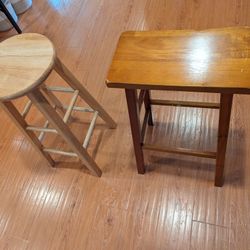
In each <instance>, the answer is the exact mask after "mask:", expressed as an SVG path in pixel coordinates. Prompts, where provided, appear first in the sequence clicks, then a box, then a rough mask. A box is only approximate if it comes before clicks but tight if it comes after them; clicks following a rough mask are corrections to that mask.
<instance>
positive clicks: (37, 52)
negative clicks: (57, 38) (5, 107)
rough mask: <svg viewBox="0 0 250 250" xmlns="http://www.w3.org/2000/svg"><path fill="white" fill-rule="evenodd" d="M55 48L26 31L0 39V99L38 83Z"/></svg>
mask: <svg viewBox="0 0 250 250" xmlns="http://www.w3.org/2000/svg"><path fill="white" fill-rule="evenodd" d="M54 58H55V50H54V47H53V44H52V43H51V42H50V40H49V39H48V38H47V37H45V36H43V35H40V34H36V33H26V34H21V35H16V36H13V37H11V38H8V39H6V40H4V41H3V42H1V43H0V101H5V100H10V99H13V98H16V97H19V96H22V95H24V94H25V93H27V92H29V91H30V90H31V89H33V88H35V87H36V86H38V85H39V84H41V83H42V82H43V81H44V80H45V79H46V77H47V76H48V74H49V73H50V71H51V70H52V68H53V65H54Z"/></svg>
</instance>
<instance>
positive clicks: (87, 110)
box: [63, 105, 95, 113]
mask: <svg viewBox="0 0 250 250" xmlns="http://www.w3.org/2000/svg"><path fill="white" fill-rule="evenodd" d="M68 107H69V106H67V105H63V109H66V110H67V109H68ZM73 110H74V111H79V112H88V113H94V112H95V111H94V110H93V109H91V108H84V107H78V106H74V107H73Z"/></svg>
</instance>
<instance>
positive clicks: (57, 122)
mask: <svg viewBox="0 0 250 250" xmlns="http://www.w3.org/2000/svg"><path fill="white" fill-rule="evenodd" d="M28 97H29V98H30V100H31V101H32V102H33V103H34V104H35V105H36V107H37V108H38V109H39V110H40V111H41V112H42V114H43V115H44V116H45V117H46V118H47V120H48V121H49V122H50V123H51V124H52V126H54V128H55V129H56V130H57V131H58V133H59V134H60V135H61V136H62V137H63V138H64V140H65V141H66V142H67V143H68V145H69V146H70V147H71V148H72V150H73V151H74V152H75V153H76V154H77V155H78V157H79V158H80V159H81V161H83V163H84V164H85V165H86V167H87V168H88V169H89V170H90V171H91V172H92V173H93V174H94V175H96V176H101V174H102V172H101V170H100V169H99V167H98V166H97V164H96V163H95V161H94V160H93V159H92V157H91V156H90V155H89V154H88V152H87V151H86V149H84V148H83V147H82V145H81V144H80V142H79V141H78V140H77V138H76V137H75V136H74V134H73V133H72V132H71V130H70V129H69V128H68V126H67V125H66V124H65V123H64V122H63V120H62V118H61V117H60V116H59V115H58V114H57V112H56V111H55V110H54V109H53V107H52V106H51V105H50V104H49V103H48V101H47V100H46V98H45V97H44V96H43V94H42V93H41V91H40V90H39V89H36V90H34V91H33V92H31V93H29V94H28Z"/></svg>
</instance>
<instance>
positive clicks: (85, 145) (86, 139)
mask: <svg viewBox="0 0 250 250" xmlns="http://www.w3.org/2000/svg"><path fill="white" fill-rule="evenodd" d="M97 118H98V111H95V113H94V116H93V118H92V121H91V123H90V125H89V129H88V131H87V134H86V136H85V139H84V142H83V144H82V146H83V147H84V148H87V147H88V144H89V141H90V138H91V135H92V134H93V130H94V127H95V123H96V120H97Z"/></svg>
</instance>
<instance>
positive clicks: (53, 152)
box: [43, 148, 78, 157]
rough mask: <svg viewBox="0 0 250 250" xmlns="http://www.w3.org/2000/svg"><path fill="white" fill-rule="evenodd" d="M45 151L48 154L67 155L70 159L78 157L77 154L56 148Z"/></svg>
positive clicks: (45, 149)
mask: <svg viewBox="0 0 250 250" xmlns="http://www.w3.org/2000/svg"><path fill="white" fill-rule="evenodd" d="M43 151H44V152H47V153H52V154H59V155H65V156H70V157H78V155H77V154H76V153H73V152H67V151H62V150H59V149H54V148H44V149H43Z"/></svg>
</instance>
